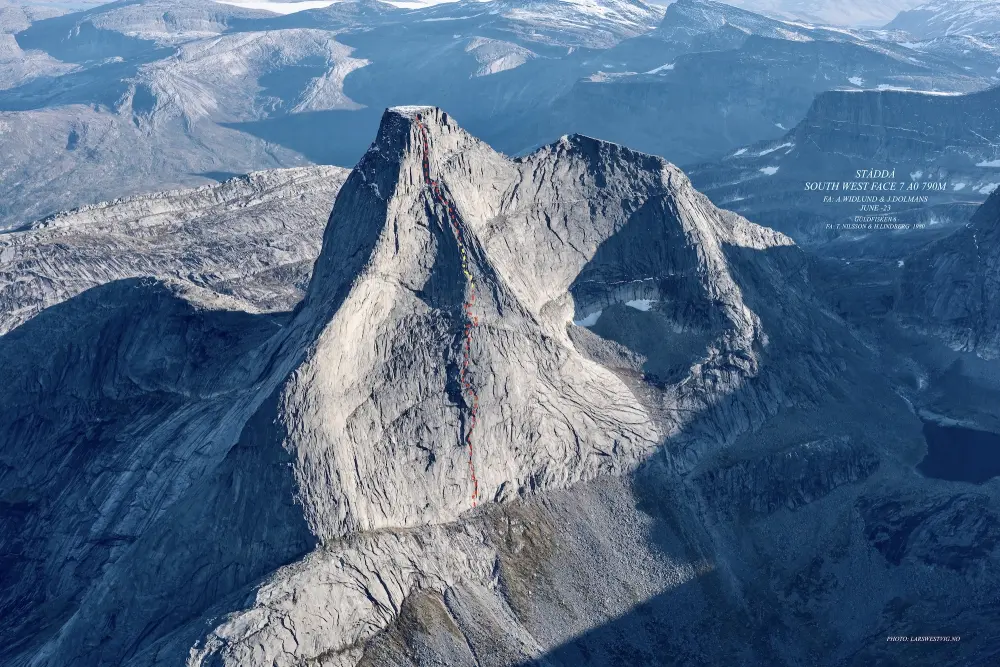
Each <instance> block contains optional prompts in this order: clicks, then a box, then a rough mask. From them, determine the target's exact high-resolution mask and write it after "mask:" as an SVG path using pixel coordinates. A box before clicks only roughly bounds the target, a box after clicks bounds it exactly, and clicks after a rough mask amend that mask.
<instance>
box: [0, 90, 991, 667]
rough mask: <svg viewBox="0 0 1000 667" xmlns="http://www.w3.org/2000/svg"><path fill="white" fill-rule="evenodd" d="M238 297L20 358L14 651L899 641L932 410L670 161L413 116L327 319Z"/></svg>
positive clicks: (935, 582)
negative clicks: (918, 407) (883, 545)
mask: <svg viewBox="0 0 1000 667" xmlns="http://www.w3.org/2000/svg"><path fill="white" fill-rule="evenodd" d="M53 228H54V229H59V225H54V226H53ZM42 231H45V230H42ZM238 307H239V304H238V303H236V302H235V301H234V300H232V299H230V298H228V297H222V296H219V295H218V294H217V293H215V292H211V291H208V290H205V289H204V288H199V287H193V286H191V285H190V284H187V283H185V282H181V281H169V282H163V281H155V280H132V281H118V282H114V283H110V284H108V285H104V286H102V287H97V288H95V289H92V290H89V291H88V292H85V293H84V294H82V295H79V296H77V297H75V298H70V299H69V300H67V301H65V302H63V303H60V304H56V305H54V306H52V307H51V308H48V309H46V310H45V311H43V312H41V313H40V314H38V315H36V316H35V317H33V318H31V319H29V320H27V321H26V322H25V323H24V324H22V325H21V326H19V327H17V328H15V329H14V330H13V331H11V332H10V333H8V334H6V335H5V336H3V337H0V362H2V364H3V365H2V367H4V368H8V369H10V372H11V373H12V381H10V382H6V383H3V384H2V385H0V401H2V403H3V404H4V405H5V406H7V405H10V406H13V409H12V410H9V411H8V410H5V411H4V412H3V413H2V414H0V443H3V445H2V449H0V454H2V456H3V458H2V459H0V461H2V463H3V466H2V467H0V499H2V503H3V504H2V505H0V508H2V510H3V511H4V517H5V519H7V520H5V522H4V523H3V526H4V528H3V530H4V532H3V533H2V534H0V539H2V540H3V542H2V545H3V551H2V553H3V554H4V558H5V559H8V560H7V561H5V565H6V564H7V563H9V564H10V567H5V568H4V572H5V573H6V572H11V573H13V574H12V576H11V577H10V578H9V579H5V580H4V587H3V588H2V589H0V594H2V597H0V605H2V608H3V609H5V610H8V609H9V610H11V613H9V614H8V613H5V614H4V615H3V620H4V622H5V623H6V625H4V626H3V633H4V636H5V637H7V636H10V637H11V640H10V641H5V642H3V643H2V644H0V647H2V648H0V650H2V651H3V652H2V653H0V658H2V660H3V661H4V662H5V663H9V664H12V665H18V666H20V665H32V666H37V667H41V666H44V665H52V666H53V667H54V666H55V665H64V664H74V665H81V666H88V665H95V666H96V665H104V664H122V665H130V666H135V667H138V666H139V665H143V666H148V665H164V666H165V665H173V666H176V665H181V664H187V665H189V666H192V667H195V666H199V665H200V666H203V667H207V666H208V665H212V666H215V667H219V666H222V665H232V666H236V665H240V666H241V667H246V666H251V667H253V666H257V665H260V666H261V667H263V666H264V665H280V666H281V667H286V666H287V667H292V666H293V665H302V664H315V665H322V666H323V667H334V666H336V667H340V666H346V665H358V664H362V665H408V664H423V663H427V662H433V661H439V662H446V663H448V664H460V665H461V664H468V665H487V664H518V663H523V662H526V661H529V660H537V661H538V662H539V664H545V665H553V666H561V665H566V666H569V665H580V664H603V663H606V662H607V661H610V660H612V659H613V658H614V657H615V656H617V657H619V658H620V657H621V656H622V655H626V656H629V659H631V660H632V662H634V663H636V664H656V661H657V660H658V659H660V658H662V653H656V654H654V652H653V651H651V649H650V647H651V646H656V647H657V649H659V648H660V647H666V650H669V651H671V652H676V653H677V655H679V656H682V659H683V660H685V661H690V662H692V663H693V664H740V662H743V663H745V664H761V663H763V664H773V665H797V664H803V663H807V664H808V662H819V663H820V664H838V663H837V662H836V661H835V660H834V659H829V658H828V657H827V656H829V655H830V647H831V646H835V647H838V648H839V649H841V650H843V651H844V652H845V654H846V655H850V652H851V651H852V650H861V649H863V648H865V647H866V646H868V645H869V644H870V642H868V643H867V644H866V639H865V638H866V637H868V636H869V635H870V633H871V628H872V627H875V628H877V629H879V630H881V629H883V628H889V627H898V624H897V625H896V626H893V625H892V623H891V622H888V621H886V619H885V617H884V616H883V610H882V605H884V604H886V603H887V602H888V601H889V600H891V599H892V597H893V596H894V595H896V594H897V592H898V586H899V584H898V582H897V581H896V579H895V578H894V577H896V573H895V571H891V570H889V569H888V568H890V566H887V565H883V564H882V561H880V560H878V559H880V558H882V556H880V555H878V554H879V553H880V551H879V549H878V547H877V544H876V543H877V542H879V540H880V539H881V537H880V535H881V533H880V532H879V529H877V528H876V529H874V530H873V531H872V532H871V535H870V536H869V535H868V534H866V533H865V532H864V530H863V527H862V526H861V525H860V523H859V522H858V521H857V520H856V519H855V515H854V509H853V508H854V507H855V502H856V501H857V500H858V499H859V498H860V497H861V496H862V495H863V494H865V493H867V494H868V495H869V496H870V497H871V498H872V502H873V503H874V504H873V505H872V506H873V507H881V505H880V504H879V503H883V502H884V501H886V500H891V498H892V497H893V496H895V495H897V494H904V493H911V492H912V493H917V492H918V491H919V489H920V485H921V484H922V482H921V481H920V480H918V479H917V477H916V476H915V475H914V474H913V473H912V470H911V469H910V468H909V467H907V466H908V464H912V462H914V459H917V458H919V444H916V445H915V443H914V439H913V438H914V432H916V433H917V434H919V421H918V420H917V419H916V418H915V417H913V416H912V415H911V414H910V413H909V411H908V409H907V407H906V404H905V403H904V402H903V400H902V399H900V398H899V397H898V396H897V395H896V394H895V393H894V392H893V391H892V388H891V387H890V386H889V385H888V383H886V382H885V381H883V380H882V379H880V378H879V377H878V376H877V374H876V373H875V372H874V370H873V368H874V367H875V363H874V358H873V354H872V353H871V351H870V350H869V349H867V348H866V347H865V345H864V344H862V342H860V341H859V340H857V339H855V337H854V336H853V335H852V333H851V332H850V331H849V330H848V329H847V328H846V327H845V326H844V324H843V323H842V322H841V321H839V320H838V319H837V318H836V317H834V316H832V315H831V314H829V313H828V312H826V311H825V310H824V309H823V308H822V307H821V306H820V305H819V304H818V303H817V302H816V300H815V299H814V298H813V297H812V296H811V292H810V287H809V285H808V282H807V279H806V264H805V262H804V259H803V256H802V253H801V252H800V251H799V250H798V249H797V248H796V247H795V246H794V245H793V244H792V243H791V241H790V240H789V239H788V238H787V237H786V236H784V235H782V234H780V233H777V232H774V231H772V230H769V229H766V228H763V227H760V226H757V225H755V224H752V223H750V222H748V221H747V220H745V219H743V218H740V217H739V216H738V215H735V214H733V213H729V212H726V211H721V210H719V209H716V208H715V207H714V206H712V205H711V204H710V203H709V201H708V200H707V199H706V198H705V197H704V196H702V195H700V194H699V193H697V192H696V191H695V190H694V189H693V188H692V187H691V184H690V182H689V181H688V180H687V178H686V177H685V176H684V175H683V173H681V172H680V171H679V170H678V169H677V168H675V167H674V166H672V165H670V164H669V163H667V162H665V161H664V160H662V159H660V158H656V157H653V156H649V155H645V154H641V153H636V152H634V151H630V150H628V149H625V148H622V147H620V146H616V145H613V144H609V143H606V142H601V141H597V140H593V139H589V138H587V137H581V136H569V137H564V138H563V139H561V140H560V141H558V142H556V143H554V144H552V145H549V146H546V147H544V148H542V149H540V150H538V151H536V152H535V153H533V154H531V155H528V156H526V157H524V158H519V159H515V160H511V159H508V158H506V157H504V156H503V155H500V154H499V153H496V152H495V151H493V150H491V149H490V148H489V147H487V146H486V145H484V144H483V143H482V142H480V141H479V140H477V139H475V138H474V137H472V136H470V135H469V134H467V133H466V132H464V131H463V130H462V129H461V128H459V127H458V126H457V125H456V124H455V122H454V120H452V119H451V118H450V117H449V116H447V114H445V113H443V112H442V111H440V110H439V109H436V108H432V107H406V108H397V109H392V110H389V111H387V112H386V113H385V114H384V116H383V119H382V123H381V128H380V131H379V134H378V136H377V138H376V140H375V142H374V143H373V144H372V146H371V148H370V149H369V151H368V152H367V153H366V154H365V156H364V158H363V159H362V160H361V162H360V163H359V164H358V166H357V167H356V168H355V169H354V171H353V172H351V174H350V176H349V177H348V179H347V181H346V182H345V184H344V186H343V187H342V188H341V189H340V192H339V194H338V197H337V201H336V203H335V205H334V208H333V212H332V214H331V215H330V219H329V222H328V224H327V228H326V231H325V233H324V237H323V244H322V250H321V253H320V255H319V258H318V259H317V261H316V263H315V268H314V271H313V274H312V278H311V282H310V284H309V288H308V291H307V294H306V297H305V298H304V300H303V301H302V303H301V304H300V306H299V307H298V308H296V310H295V311H294V312H293V313H291V314H281V315H267V314H250V313H246V312H236V310H235V309H236V308H238ZM43 351H44V352H43ZM39 359H43V360H44V361H43V362H38V361H37V360H39ZM857 387H865V392H864V394H863V395H862V394H861V393H860V392H858V391H857ZM776 416H777V417H778V418H776ZM918 443H919V441H918ZM34 461H43V462H44V465H35V464H34V463H33V462H34ZM67 461H69V462H70V463H71V465H70V464H67V463H65V462H67ZM633 473H634V474H633ZM776 476H780V477H783V478H788V482H789V483H788V484H786V485H777V484H775V483H774V479H775V477H776ZM937 491H938V492H939V493H940V494H941V497H945V496H946V495H947V494H948V493H949V491H948V490H947V489H945V490H941V489H938V490H937ZM976 502H979V503H981V504H982V505H983V506H986V507H991V506H992V505H990V503H992V502H994V501H993V500H992V496H990V491H989V490H988V489H987V490H984V491H983V493H982V494H981V500H978V501H976ZM730 507H734V508H737V509H746V510H748V511H746V512H743V513H742V514H741V519H745V521H743V520H734V519H733V516H732V515H731V514H730V513H729V512H728V510H727V508H730ZM859 507H860V506H859ZM864 507H868V505H865V506H864ZM860 511H861V510H859V512H860ZM876 513H877V514H878V516H874V515H873V517H872V521H873V522H875V521H882V522H883V523H891V522H893V521H896V520H897V518H899V517H894V516H885V513H884V512H882V511H881V510H878V511H877V512H876ZM941 516H946V514H941ZM873 525H874V524H873ZM991 526H992V524H990V523H989V522H986V523H984V524H983V534H984V535H986V536H989V535H990V534H991V533H990V531H991V530H992V527H991ZM834 528H835V529H834ZM837 540H842V541H843V542H844V544H841V545H838V548H837V549H836V550H834V551H832V552H831V555H830V556H829V558H828V560H825V561H824V560H823V559H822V558H821V559H820V561H821V562H820V563H818V564H813V563H814V561H816V559H817V558H818V557H817V554H826V553H827V551H826V550H825V548H826V546H828V544H829V543H832V542H834V541H837ZM929 544H930V542H928V545H929ZM991 544H992V542H991ZM928 548H930V547H929V546H928ZM992 548H993V547H992V546H991V547H990V549H992ZM785 553H787V554H789V557H788V558H787V559H786V558H784V554H785ZM920 553H923V552H920ZM917 554H918V552H917V551H913V552H912V554H911V555H912V556H914V557H916V555H917ZM992 555H993V551H990V550H982V551H980V552H976V553H975V554H973V556H974V557H975V558H976V559H978V560H977V562H981V563H982V562H987V559H989V558H990V557H992ZM67 562H69V563H74V564H79V565H75V566H73V567H61V566H62V565H63V564H64V563H67ZM900 563H901V565H899V567H904V566H908V565H909V564H910V561H908V560H906V559H905V558H904V559H902V560H900ZM860 565H867V567H868V569H866V570H864V571H865V573H866V575H868V577H869V578H868V579H866V580H865V581H864V585H865V587H867V588H865V590H864V591H863V592H861V591H860V589H859V585H858V584H857V583H856V581H855V580H853V579H851V578H850V577H846V576H844V574H843V573H844V572H845V571H851V570H852V568H857V567H859V566H860ZM761 572H764V573H766V575H767V576H764V577H762V576H760V573H761ZM983 572H984V573H983V574H982V576H981V577H980V578H979V579H977V580H976V582H975V585H976V586H978V587H979V588H980V589H981V591H980V593H979V596H980V597H982V596H984V595H988V594H990V592H992V591H995V590H997V585H996V582H995V577H993V576H992V575H991V574H990V573H989V572H988V571H987V569H986V568H983ZM914 577H915V579H913V578H914ZM911 579H912V580H914V581H919V583H918V584H917V585H916V586H917V587H916V588H914V589H912V590H927V589H928V588H930V587H935V586H942V585H943V584H947V585H949V586H951V588H950V589H946V590H950V591H952V593H949V594H947V595H943V596H942V598H941V600H940V602H941V605H942V606H941V607H940V608H942V609H949V608H951V605H953V604H954V603H955V599H957V598H961V597H962V596H966V595H968V594H970V593H971V592H972V591H970V589H969V585H968V584H960V583H959V582H956V581H952V580H951V579H948V578H947V577H946V576H944V575H942V573H940V572H937V571H928V572H920V571H917V572H914V573H911ZM786 586H787V588H786ZM911 586H913V584H911ZM863 588H864V587H863ZM809 590H816V591H819V592H818V593H816V594H815V595H810V594H809V593H808V591H809ZM907 590H911V589H907ZM866 595H867V596H868V597H866ZM949 596H951V597H949ZM869 598H870V599H869ZM977 599H978V598H977ZM803 600H805V602H802V601H803ZM859 600H860V601H863V602H864V603H865V604H860V603H858V601H859ZM852 601H853V602H854V604H853V605H851V604H846V603H848V602H852ZM792 607H794V610H793V611H787V609H789V608H792ZM845 608H847V609H850V610H851V612H852V613H851V614H850V615H849V618H848V619H847V620H837V618H838V617H837V614H842V610H843V609H845ZM903 618H904V620H906V621H907V622H913V623H926V622H928V619H929V620H932V621H933V620H937V619H938V618H940V616H937V617H935V616H934V614H933V613H932V612H931V611H929V610H927V609H924V608H921V609H920V610H919V613H916V612H914V614H912V615H910V616H907V615H906V614H905V613H904V614H903ZM971 618H972V620H976V622H977V623H979V622H980V621H982V620H983V618H985V617H983V616H973V617H971ZM671 619H673V621H672V622H671ZM772 621H775V622H779V623H780V624H782V626H781V627H783V628H786V629H787V630H788V632H787V634H788V635H789V636H795V637H804V638H805V639H799V640H795V641H788V642H784V644H783V643H782V642H779V641H756V642H755V641H752V638H753V637H755V636H760V635H761V633H762V632H763V630H764V629H765V628H766V627H768V625H772V626H773V624H772ZM816 624H819V625H818V626H817V627H824V628H829V630H827V631H826V632H825V633H824V634H823V635H822V637H816V636H815V635H814V634H810V633H808V632H804V631H803V632H799V630H800V629H803V628H806V627H812V626H814V625H816ZM866 627H867V628H868V629H867V630H866V629H864V628H866ZM977 627H978V626H977ZM982 627H985V626H982ZM843 647H846V648H843ZM966 647H969V648H966ZM962 649H963V650H965V651H972V650H974V647H972V644H971V643H967V644H966V645H965V646H963V647H962ZM935 657H938V658H939V657H940V656H939V655H938V656H935ZM824 661H825V662H824ZM938 664H940V661H938Z"/></svg>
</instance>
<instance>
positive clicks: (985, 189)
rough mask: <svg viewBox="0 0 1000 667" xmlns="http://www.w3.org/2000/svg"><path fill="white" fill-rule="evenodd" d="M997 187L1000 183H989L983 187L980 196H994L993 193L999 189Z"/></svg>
mask: <svg viewBox="0 0 1000 667" xmlns="http://www.w3.org/2000/svg"><path fill="white" fill-rule="evenodd" d="M997 186H1000V183H987V184H986V185H984V186H983V187H981V188H979V194H981V195H991V194H993V191H994V190H996V189H997Z"/></svg>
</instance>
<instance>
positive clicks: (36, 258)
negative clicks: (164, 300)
mask: <svg viewBox="0 0 1000 667" xmlns="http://www.w3.org/2000/svg"><path fill="white" fill-rule="evenodd" d="M346 175H347V170H346V169H341V168H339V167H322V166H320V167H302V168H297V169H286V170H278V171H270V172H255V173H252V174H249V175H247V176H243V177H238V178H234V179H231V180H229V181H226V182H225V183H222V184H219V185H214V186H203V187H201V188H196V189H193V190H178V191H173V192H165V193H158V194H155V195H139V196H135V197H129V198H124V199H120V200H116V201H113V202H105V203H103V204H96V205H91V206H85V207H82V208H79V209H76V210H73V211H67V212H63V213H60V214H57V215H54V216H51V217H49V218H46V219H44V220H41V221H39V222H37V223H35V224H34V225H32V226H31V228H29V229H26V230H23V231H19V232H11V233H7V234H3V235H0V313H2V314H0V335H2V334H4V333H6V332H8V331H10V330H11V329H13V328H15V327H17V326H19V325H21V324H23V323H24V322H26V321H27V320H28V319H30V318H31V317H33V316H34V315H36V314H37V313H39V312H41V311H42V310H44V309H46V308H48V307H50V306H52V305H55V304H57V303H61V302H62V301H65V300H67V299H70V298H72V297H74V296H76V295H78V294H80V293H81V292H84V291H86V290H88V289H91V288H93V287H97V286H100V285H105V284H107V283H111V282H114V281H116V280H122V279H125V278H141V277H158V278H163V279H168V278H173V279H177V280H183V281H187V282H191V283H194V284H196V285H200V286H202V287H205V288H208V289H210V290H213V291H216V292H219V293H220V294H225V295H229V296H232V297H235V298H237V299H239V300H241V301H242V302H243V306H242V307H243V308H244V309H246V310H249V311H251V312H266V311H278V310H291V308H292V307H294V306H295V304H296V303H298V301H299V300H300V299H301V297H302V294H303V292H304V289H305V286H306V285H307V284H308V281H309V275H310V273H311V268H312V262H313V260H315V258H316V255H317V254H319V246H320V241H321V238H322V232H323V226H324V224H325V222H326V218H327V216H328V212H329V207H330V205H331V203H332V201H333V200H334V198H335V197H336V194H337V191H338V190H339V188H340V185H341V183H343V181H344V179H345V178H346Z"/></svg>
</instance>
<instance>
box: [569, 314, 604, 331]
mask: <svg viewBox="0 0 1000 667" xmlns="http://www.w3.org/2000/svg"><path fill="white" fill-rule="evenodd" d="M603 312H604V311H603V310H598V311H595V312H593V313H591V314H590V315H587V316H586V317H584V318H583V319H582V320H573V324H574V325H576V326H578V327H592V326H594V325H595V324H597V320H599V319H601V313H603Z"/></svg>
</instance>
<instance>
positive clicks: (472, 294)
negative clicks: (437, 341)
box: [417, 114, 479, 507]
mask: <svg viewBox="0 0 1000 667" xmlns="http://www.w3.org/2000/svg"><path fill="white" fill-rule="evenodd" d="M417 128H418V129H419V130H420V140H421V143H422V144H423V149H424V155H423V166H424V183H426V184H427V185H428V186H430V189H431V192H432V193H433V194H434V197H435V199H436V200H437V201H438V202H439V203H440V204H441V205H442V206H443V207H444V210H445V219H446V221H447V222H448V223H451V227H452V229H453V230H455V238H456V239H457V240H458V249H459V252H461V254H462V273H463V274H464V275H465V279H466V280H468V281H469V288H470V289H469V300H468V301H466V302H465V303H463V304H462V310H464V311H465V317H466V323H465V331H464V336H465V345H463V346H462V365H461V366H459V368H458V381H459V384H460V385H461V386H462V389H464V390H465V391H467V392H468V393H469V395H470V396H471V397H472V410H471V413H470V415H469V428H468V430H467V431H466V432H465V444H466V445H467V446H468V448H469V475H470V476H471V477H472V506H473V507H475V506H476V504H477V502H478V501H479V479H478V478H477V477H476V464H475V462H474V461H473V458H472V431H473V430H474V429H475V428H476V415H477V414H478V413H479V394H477V393H476V390H475V389H474V388H473V387H472V383H471V382H469V376H468V368H469V358H470V357H471V355H472V329H473V328H475V327H477V326H479V318H478V317H476V316H475V315H473V314H472V304H474V303H475V302H476V281H475V280H474V279H473V277H472V273H471V272H470V271H469V259H468V252H467V251H466V247H465V238H464V237H463V236H462V229H461V228H460V227H459V226H458V217H457V215H456V214H455V207H454V205H452V203H451V202H450V201H448V200H447V199H445V197H444V194H442V192H441V187H440V186H439V185H438V182H437V181H435V180H434V179H432V178H431V167H430V161H429V157H428V156H429V155H430V153H429V152H428V149H427V147H428V142H427V127H426V126H425V125H424V123H423V117H422V115H421V114H417Z"/></svg>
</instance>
